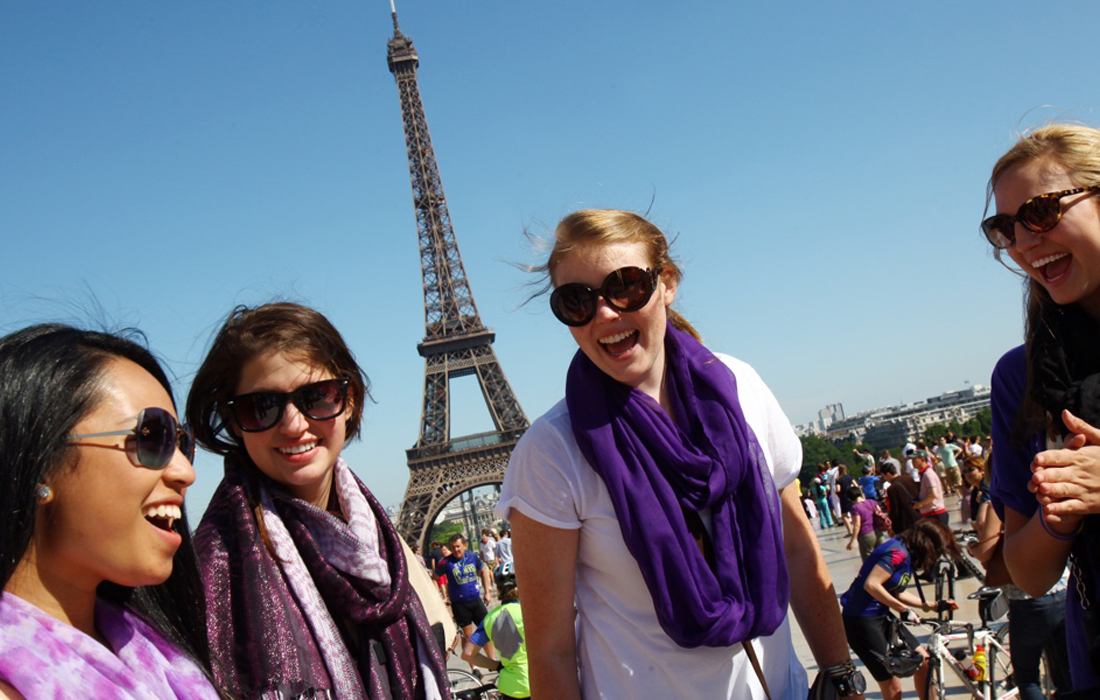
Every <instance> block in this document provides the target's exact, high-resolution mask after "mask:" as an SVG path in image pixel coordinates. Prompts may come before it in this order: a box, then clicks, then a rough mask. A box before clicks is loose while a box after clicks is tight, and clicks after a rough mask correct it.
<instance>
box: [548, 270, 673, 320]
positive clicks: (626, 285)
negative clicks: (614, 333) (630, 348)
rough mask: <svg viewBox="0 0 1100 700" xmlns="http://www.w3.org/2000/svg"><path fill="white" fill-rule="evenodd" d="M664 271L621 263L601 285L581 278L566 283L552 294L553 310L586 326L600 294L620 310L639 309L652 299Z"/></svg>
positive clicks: (593, 315) (608, 303)
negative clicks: (577, 280)
mask: <svg viewBox="0 0 1100 700" xmlns="http://www.w3.org/2000/svg"><path fill="white" fill-rule="evenodd" d="M660 274H661V270H660V269H656V270H651V269H648V268H647V269H645V270H643V269H642V268H640V267H620V268H619V269H618V270H615V271H614V272H612V273H611V274H610V275H608V276H607V277H605V278H604V281H603V284H601V285H600V288H599V289H592V288H590V287H586V286H585V285H583V284H581V283H580V282H570V283H569V284H563V285H562V286H560V287H558V288H557V289H555V290H554V293H553V294H551V295H550V310H551V311H553V312H554V315H555V316H557V318H558V320H559V321H561V322H562V323H564V324H565V325H567V326H583V325H584V324H586V323H588V322H589V321H591V320H592V319H593V318H595V317H596V309H597V308H598V307H599V303H600V297H603V298H604V301H606V302H607V305H608V306H610V307H611V308H613V309H615V310H617V311H622V312H624V313H625V312H629V311H637V310H638V309H640V308H642V307H643V306H645V305H646V304H648V303H649V299H650V297H652V296H653V291H654V290H655V289H657V277H658V275H660Z"/></svg>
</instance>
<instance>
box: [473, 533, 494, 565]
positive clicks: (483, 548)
mask: <svg viewBox="0 0 1100 700" xmlns="http://www.w3.org/2000/svg"><path fill="white" fill-rule="evenodd" d="M478 551H480V552H481V561H483V562H485V563H487V564H488V563H491V562H495V561H496V560H497V541H496V540H494V539H493V538H492V537H490V538H489V539H488V540H487V541H485V542H482V543H481V545H480V546H479V547H478Z"/></svg>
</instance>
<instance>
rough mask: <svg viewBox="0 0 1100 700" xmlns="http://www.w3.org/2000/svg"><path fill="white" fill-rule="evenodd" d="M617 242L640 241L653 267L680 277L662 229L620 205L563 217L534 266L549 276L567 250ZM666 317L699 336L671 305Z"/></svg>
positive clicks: (577, 212)
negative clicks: (540, 260) (544, 258)
mask: <svg viewBox="0 0 1100 700" xmlns="http://www.w3.org/2000/svg"><path fill="white" fill-rule="evenodd" d="M616 243H641V244H642V246H643V248H644V249H645V251H646V255H647V256H648V257H649V259H650V261H651V263H652V264H653V267H654V268H657V269H660V270H661V271H662V273H665V274H670V275H672V278H673V279H674V280H676V282H677V283H679V282H680V279H681V278H682V277H683V273H682V272H681V271H680V268H679V266H677V265H676V263H675V261H673V259H672V256H671V255H670V254H669V247H668V240H667V239H666V238H665V234H664V233H662V232H661V229H659V228H657V227H656V226H654V225H653V224H652V223H650V222H649V221H648V220H646V219H645V218H644V217H642V216H639V215H638V214H635V213H633V212H629V211H623V210H621V209H581V210H579V211H575V212H573V213H572V214H569V215H568V216H566V217H565V218H563V219H562V220H561V221H560V222H558V226H557V228H556V229H554V244H553V247H552V248H551V250H550V257H549V259H548V260H547V261H546V264H545V265H541V266H539V267H536V268H534V270H535V271H536V272H545V273H548V274H549V275H550V277H551V278H552V277H553V275H554V269H555V268H556V267H557V266H558V264H559V263H560V262H561V261H562V259H563V258H564V257H565V256H566V255H567V254H568V253H569V252H570V251H573V250H575V249H577V248H581V247H587V246H606V245H613V244H616ZM668 320H669V322H671V323H672V326H673V327H674V328H676V329H677V330H681V331H684V332H685V333H690V334H691V335H692V336H694V337H695V339H696V340H700V341H701V340H702V338H700V337H699V333H698V332H697V331H696V330H695V328H693V327H692V325H691V324H690V323H688V321H687V319H685V318H684V317H683V316H681V315H680V314H679V313H677V312H676V311H675V310H673V309H672V308H669V309H668Z"/></svg>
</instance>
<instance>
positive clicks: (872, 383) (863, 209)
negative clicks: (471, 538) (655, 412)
mask: <svg viewBox="0 0 1100 700" xmlns="http://www.w3.org/2000/svg"><path fill="white" fill-rule="evenodd" d="M398 12H399V15H400V21H401V27H402V29H403V31H404V32H405V33H406V34H407V35H409V36H411V37H412V38H413V40H414V41H415V43H416V47H417V49H418V51H419V54H420V59H421V65H420V87H421V91H422V95H423V99H424V104H425V107H426V110H427V113H428V121H429V124H430V127H431V134H432V137H433V141H434V145H435V150H436V154H437V156H438V160H439V165H440V169H441V172H442V174H443V180H444V187H445V189H446V193H447V198H448V202H449V204H450V211H451V214H452V217H453V220H454V223H455V230H456V233H457V236H458V240H459V244H460V247H461V250H462V255H463V258H464V260H465V263H466V269H467V271H468V273H469V276H470V279H471V283H472V288H473V292H474V296H475V299H476V301H477V304H478V307H479V309H480V312H481V315H482V318H483V320H484V321H485V323H486V325H488V326H490V327H491V328H494V329H495V330H496V331H497V342H496V345H495V349H496V352H497V355H498V357H499V358H500V360H501V362H502V364H503V367H504V370H505V372H506V374H507V375H508V378H509V379H510V381H511V383H512V386H513V388H514V389H515V391H516V393H517V395H518V396H519V399H520V401H521V403H522V404H523V407H524V409H525V410H526V412H527V414H528V416H529V417H530V418H531V419H534V418H535V417H536V416H538V415H539V414H541V413H542V412H543V411H545V410H546V409H548V408H549V407H550V406H551V405H553V404H554V403H555V402H556V401H557V400H558V399H559V398H560V396H561V394H562V391H563V386H564V375H565V369H566V367H567V364H568V362H569V359H570V357H571V356H572V353H573V350H574V346H573V344H572V341H571V338H570V336H569V333H568V331H567V330H566V329H565V328H564V327H563V326H561V325H560V324H558V323H557V322H556V321H555V320H554V319H553V317H552V316H551V315H550V313H549V312H548V310H547V309H546V307H545V301H544V300H542V299H539V300H537V301H536V302H534V303H532V304H530V305H528V306H526V307H520V304H521V302H522V301H523V299H524V298H525V297H526V295H527V291H526V290H525V287H524V285H525V283H526V282H527V281H529V280H528V279H527V278H526V277H525V275H524V274H523V273H522V272H520V271H518V270H517V269H515V268H514V267H513V266H511V265H510V263H513V262H540V261H541V260H540V259H539V258H537V257H535V256H534V255H533V254H532V252H531V250H530V248H529V247H528V246H527V245H526V244H525V241H524V237H523V232H524V230H525V229H527V230H531V231H534V232H536V233H539V232H545V231H547V230H548V229H550V228H552V227H553V225H554V224H555V223H556V222H557V220H558V219H559V218H560V217H561V216H562V215H564V214H566V213H568V212H570V211H572V210H574V209H576V208H580V207H591V206H595V207H620V208H628V209H634V210H639V211H644V210H646V209H649V208H650V202H651V200H652V208H651V209H650V215H651V217H652V218H653V219H654V220H655V221H656V222H657V223H658V224H659V225H661V226H662V227H664V228H665V230H666V231H668V232H669V233H670V234H671V235H672V236H676V242H675V248H674V250H675V252H676V253H678V256H679V258H680V260H681V262H682V263H683V266H684V268H685V270H686V278H685V280H684V283H683V284H682V286H681V294H680V297H679V299H678V303H679V306H680V309H681V311H682V312H683V313H684V314H685V315H686V316H687V317H688V318H689V319H690V320H692V321H693V322H694V323H695V324H696V325H697V327H698V328H699V329H700V330H701V331H702V333H703V334H704V336H705V338H706V340H707V341H708V344H709V345H710V346H711V347H712V348H714V349H716V350H721V351H725V352H729V353H731V354H734V355H737V356H739V357H741V358H742V359H744V360H746V361H748V362H750V363H751V364H753V365H754V366H755V367H756V368H757V370H758V371H759V372H760V373H761V375H762V376H763V377H764V379H765V380H766V381H767V382H768V383H769V384H770V386H771V387H772V389H773V391H774V392H775V394H776V395H777V396H778V398H779V400H780V402H781V403H782V405H783V406H784V408H785V409H786V411H787V413H788V415H789V417H790V418H791V420H792V421H793V422H795V423H801V422H805V421H807V420H809V419H811V418H812V417H813V416H814V415H815V413H816V411H817V409H819V408H821V407H822V406H824V405H825V404H827V403H833V402H841V403H843V404H844V407H845V410H846V411H847V412H848V413H853V412H856V411H859V410H864V409H869V408H874V407H877V406H881V405H886V404H891V403H895V402H898V401H913V400H918V399H923V398H925V397H928V396H932V395H935V394H938V393H940V392H943V391H948V390H953V389H959V388H962V387H963V386H964V382H966V381H969V382H971V383H975V384H988V378H989V374H990V370H991V368H992V366H993V363H994V362H995V361H996V359H997V357H998V356H999V355H1000V353H1001V352H1003V351H1004V350H1005V349H1007V348H1009V347H1010V346H1012V345H1013V344H1015V343H1018V342H1019V341H1020V339H1021V326H1022V322H1021V317H1022V304H1021V285H1020V282H1019V280H1018V279H1017V278H1016V277H1014V276H1013V275H1012V274H1011V273H1009V272H1008V271H1006V270H1005V269H1004V268H1003V267H1001V266H1000V265H999V264H998V263H997V262H996V261H995V260H994V259H993V258H992V256H991V255H990V254H989V250H988V245H987V244H985V242H984V241H983V239H981V238H980V236H979V234H978V229H977V224H978V221H979V219H980V218H981V215H982V210H983V205H984V196H985V183H986V180H987V178H988V172H989V169H990V167H991V165H992V163H993V162H994V161H995V159H996V158H997V157H998V156H999V155H1000V154H1001V153H1002V152H1003V151H1004V150H1005V149H1006V148H1007V147H1008V146H1009V145H1010V144H1011V143H1012V141H1013V134H1014V133H1015V132H1016V131H1017V130H1019V129H1022V128H1026V127H1029V126H1034V125H1036V124H1039V123H1042V122H1043V121H1045V120H1051V119H1074V120H1079V121H1083V122H1085V123H1088V124H1092V125H1100V115H1098V114H1097V113H1096V110H1097V107H1098V102H1097V91H1096V86H1097V80H1096V76H1095V66H1096V65H1097V63H1098V61H1097V57H1098V56H1097V54H1098V50H1097V48H1096V47H1097V45H1098V42H1097V39H1096V36H1097V31H1098V30H1097V27H1098V26H1100V6H1098V5H1097V4H1096V3H1095V2H1062V3H1058V4H1056V5H1047V6H1044V5H1041V4H1039V3H1033V2H1032V3H1022V2H1015V1H997V2H993V1H980V2H978V1H976V2H961V3H960V2H951V3H948V2H932V3H896V2H846V3H819V2H788V3H729V2H660V3H658V2H651V1H648V0H647V1H638V0H634V1H630V2H627V1H625V0H615V1H611V0H608V1H604V2H598V1H590V2H575V1H571V0H565V1H559V2H542V3H527V2H520V3H516V2H458V1H457V0H417V1H415V2H413V1H411V0H405V1H403V2H399V4H398ZM391 33H392V25H391V23H390V14H389V4H388V2H387V1H386V0H370V1H369V2H367V1H365V0H360V1H358V2H347V1H342V0H325V1H314V2H305V1H301V2H285V1H279V2H258V1H243V0H242V1H241V2H231V3H226V2H214V1H212V0H204V1H197V2H187V3H168V2H160V3H150V2H111V1H104V2H95V3H91V2H74V1H70V2H20V1H17V0H3V1H2V2H0V95H2V102H0V232H2V237H0V240H2V242H3V246H2V250H0V331H5V332H6V331H10V330H14V329H16V328H19V327H22V326H24V325H27V324H29V323H31V322H35V321H40V320H70V321H76V322H80V323H86V322H87V321H88V319H89V317H93V318H98V317H105V318H107V319H109V320H110V321H111V322H113V323H115V324H130V325H136V326H139V327H141V328H142V329H144V330H145V331H146V333H147V334H148V336H149V339H150V342H151V345H152V347H153V348H154V350H156V351H157V352H158V353H159V354H160V355H161V356H162V357H163V358H164V359H165V360H166V361H167V363H168V365H169V366H170V368H171V370H172V371H173V373H174V375H175V377H177V394H178V396H179V397H180V400H181V401H182V397H183V396H184V395H185V394H186V390H187V387H188V384H189V382H190V379H191V376H192V374H193V372H194V371H195V368H196V367H197V365H198V363H199V362H200V361H201V359H202V357H203V353H204V351H205V349H206V346H207V345H208V343H209V340H210V336H211V333H212V331H213V330H214V329H215V328H216V327H217V324H218V323H219V321H220V320H221V319H222V318H223V317H224V315H225V314H226V313H227V312H228V311H229V309H230V308H231V307H232V306H233V305H234V304H237V303H246V304H257V303H261V302H264V301H267V300H270V299H274V298H290V299H293V300H296V301H301V302H305V303H308V304H311V305H313V306H315V307H316V308H318V309H320V310H321V311H323V312H324V313H326V314H328V315H329V317H330V318H331V319H332V320H333V321H334V323H335V324H336V326H337V327H338V328H339V329H340V330H341V331H342V332H343V333H344V335H345V337H346V338H347V340H348V341H349V343H350V344H351V346H352V348H353V350H354V351H355V353H356V354H357V356H358V358H359V360H360V362H361V363H362V365H363V366H364V367H365V368H366V370H367V372H368V374H369V375H370V376H371V379H372V380H373V388H374V396H375V398H376V400H377V403H376V404H374V405H371V406H369V407H368V409H367V412H366V414H365V418H366V428H365V434H364V439H363V440H362V441H361V442H360V443H358V444H356V445H355V446H353V447H351V448H349V449H348V450H347V456H348V457H349V461H350V462H351V464H352V466H353V467H354V468H355V470H356V471H357V472H358V473H359V474H360V475H361V476H362V477H363V479H364V480H365V481H366V482H367V484H368V485H369V486H371V488H372V489H373V490H374V491H375V492H376V493H377V494H378V496H379V498H380V499H381V500H382V501H383V502H384V503H387V504H396V503H398V502H399V501H400V500H401V497H402V495H403V493H404V489H405V485H406V482H407V476H408V471H407V468H406V466H405V452H404V450H405V449H406V448H408V447H411V446H412V445H413V443H414V442H415V440H416V438H417V431H418V425H419V417H420V402H421V393H422V382H423V360H422V359H421V358H420V357H419V356H418V355H417V353H416V344H417V342H419V341H420V340H421V338H422V337H423V333H424V327H423V324H424V321H423V301H422V292H421V278H420V270H419V258H418V255H417V247H416V229H415V223H414V219H413V211H412V201H411V195H410V190H409V184H408V182H409V181H408V169H407V161H406V157H405V145H404V141H403V135H402V131H401V120H400V113H399V106H398V96H397V89H396V87H395V85H394V81H393V77H392V76H391V75H390V73H389V71H388V70H387V68H386V40H387V39H388V38H389V36H390V35H391ZM92 300H94V301H95V303H97V304H98V305H100V306H101V307H102V311H101V312H98V313H89V312H88V308H89V307H90V306H92V305H93V301H92ZM456 393H457V395H458V407H457V409H456V414H458V415H456V418H455V423H456V428H455V431H456V433H469V432H474V431H477V430H481V429H485V428H487V427H488V418H487V416H486V415H485V413H484V409H483V408H482V407H481V402H480V399H479V397H478V394H477V390H476V386H472V385H469V384H468V383H460V384H459V385H458V386H457V387H456ZM197 470H198V482H197V484H196V485H195V487H194V488H193V489H192V493H191V505H190V508H191V511H192V515H193V517H195V516H197V515H198V513H199V512H201V510H202V508H203V507H205V503H206V501H207V499H208V498H209V496H210V493H211V492H212V491H213V488H214V486H215V485H216V482H217V481H218V479H219V478H220V474H221V466H220V464H219V463H218V462H217V461H216V460H214V459H212V458H211V457H209V456H205V457H202V458H200V459H199V461H198V466H197Z"/></svg>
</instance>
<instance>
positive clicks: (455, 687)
mask: <svg viewBox="0 0 1100 700" xmlns="http://www.w3.org/2000/svg"><path fill="white" fill-rule="evenodd" d="M447 682H448V683H449V684H450V686H451V697H452V698H453V700H500V691H499V690H497V686H496V683H492V682H488V683H487V682H485V680H484V679H482V678H478V677H477V676H475V675H474V674H472V673H470V672H469V671H463V670H462V669H458V668H449V669H447Z"/></svg>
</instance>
